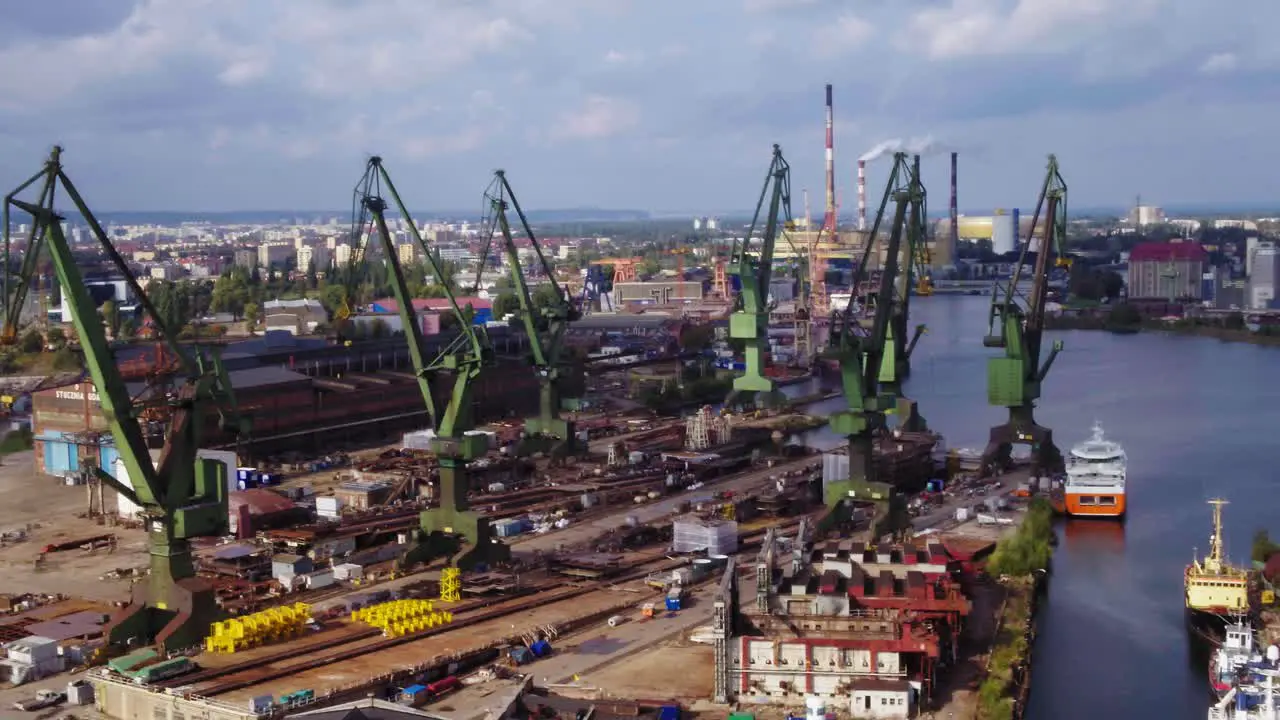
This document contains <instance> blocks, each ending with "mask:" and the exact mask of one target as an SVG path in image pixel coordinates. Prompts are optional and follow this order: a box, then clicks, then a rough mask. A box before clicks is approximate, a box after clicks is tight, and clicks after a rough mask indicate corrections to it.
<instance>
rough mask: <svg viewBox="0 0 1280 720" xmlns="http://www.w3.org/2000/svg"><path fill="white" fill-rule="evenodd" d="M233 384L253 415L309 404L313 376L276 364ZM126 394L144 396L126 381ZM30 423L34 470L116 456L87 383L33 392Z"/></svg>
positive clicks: (69, 471)
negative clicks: (281, 407) (273, 409)
mask: <svg viewBox="0 0 1280 720" xmlns="http://www.w3.org/2000/svg"><path fill="white" fill-rule="evenodd" d="M228 375H229V377H230V379H231V386H232V387H233V388H235V391H236V401H237V403H238V404H239V406H240V409H241V411H242V412H248V413H250V414H255V413H256V412H258V411H261V410H263V409H264V408H267V407H269V406H271V405H279V404H283V405H285V406H290V405H294V404H297V403H309V402H310V397H311V394H312V390H311V382H312V381H311V378H309V377H307V376H306V375H302V374H300V373H296V372H293V371H290V370H285V369H283V368H279V367H259V368H249V369H245V370H235V371H232V372H230V373H229V374H228ZM128 390H129V395H130V397H133V398H135V399H139V398H145V397H146V396H147V392H148V389H147V386H146V385H145V384H143V383H129V384H128ZM31 400H32V403H31V404H32V417H31V427H32V432H33V434H34V436H35V456H36V470H37V471H38V472H42V473H45V474H47V475H56V476H59V477H66V476H71V475H75V474H78V473H80V472H81V471H83V470H85V469H86V468H89V467H92V466H98V467H101V468H103V469H105V470H107V471H108V472H110V471H111V468H113V466H114V464H115V459H116V458H117V457H119V453H118V452H117V451H116V448H115V442H114V440H113V439H112V437H111V434H110V431H109V430H110V428H109V427H108V425H107V419H106V417H105V416H104V415H103V413H102V404H101V398H100V397H99V395H98V391H97V390H96V389H94V387H93V384H92V383H90V382H78V383H72V384H70V385H62V386H59V387H50V388H45V389H43V390H39V391H37V392H35V393H32V397H31Z"/></svg>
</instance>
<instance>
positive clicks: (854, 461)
mask: <svg viewBox="0 0 1280 720" xmlns="http://www.w3.org/2000/svg"><path fill="white" fill-rule="evenodd" d="M905 158H906V156H905V154H903V153H898V154H897V155H896V156H895V162H894V169H893V171H892V172H891V173H890V175H889V181H888V184H887V185H886V187H885V194H884V197H883V199H882V200H881V202H880V209H879V211H878V212H877V213H876V219H875V222H874V224H873V225H872V226H871V234H870V236H869V237H870V238H871V240H870V241H868V242H867V244H866V247H865V248H864V249H863V252H862V258H861V261H860V262H859V263H858V265H857V268H856V270H855V272H854V278H853V286H854V287H855V288H856V287H858V286H859V285H860V284H861V282H862V281H863V279H864V278H865V277H866V276H867V267H868V266H869V264H870V261H871V252H872V249H873V247H874V245H875V240H874V239H875V238H877V237H878V236H879V231H880V227H881V225H882V224H883V222H884V218H885V211H886V209H887V206H888V203H889V201H890V200H891V199H892V201H893V202H894V204H895V210H894V215H893V220H892V221H891V222H892V224H891V226H890V229H889V236H888V240H887V245H886V248H885V250H886V252H885V261H884V267H883V268H882V269H881V272H880V285H879V289H878V292H877V297H878V298H880V300H877V302H876V307H875V311H874V314H873V316H872V319H871V325H870V327H869V328H868V327H865V326H863V324H862V323H860V322H859V319H858V317H857V316H858V309H857V307H856V305H857V300H856V296H851V297H850V298H849V302H848V305H847V306H846V307H845V308H844V309H843V310H842V311H840V310H838V311H836V312H835V313H833V315H834V317H833V318H832V322H831V334H832V337H831V340H830V343H829V349H828V356H829V357H831V358H832V359H834V360H836V361H837V363H838V364H839V367H840V378H841V383H842V385H843V389H844V396H845V402H846V409H845V410H841V411H839V412H834V413H832V414H831V416H830V421H829V422H830V426H831V429H832V430H834V431H835V432H836V433H839V434H841V435H844V436H845V437H847V438H848V440H849V477H848V480H847V481H845V482H840V483H830V484H829V485H828V487H827V492H826V493H825V494H826V503H827V505H829V506H834V505H836V504H838V503H839V501H840V500H842V499H844V498H855V499H859V500H872V501H875V502H877V503H881V504H882V507H884V512H883V513H882V514H881V517H880V518H879V519H878V522H883V521H884V520H886V519H887V520H888V521H889V523H890V524H891V526H892V523H895V522H897V520H898V519H899V518H898V517H897V515H898V514H899V513H898V512H897V511H898V510H900V508H898V507H897V504H896V500H897V498H898V495H897V494H896V493H895V492H894V489H893V486H892V485H891V484H889V483H885V482H882V481H881V480H880V479H879V478H878V477H877V475H876V467H875V454H874V448H875V438H876V435H877V434H879V433H880V432H881V431H883V430H884V429H885V415H886V414H887V413H888V412H890V411H892V410H894V409H895V407H896V404H897V402H898V397H897V396H896V395H894V394H892V393H889V392H886V388H885V387H884V384H883V383H884V382H885V380H886V379H890V380H892V379H893V378H894V377H895V374H896V373H895V367H896V357H895V355H896V353H895V350H894V343H893V339H892V338H891V337H890V326H891V321H892V313H893V306H894V304H895V303H894V302H893V300H892V298H893V294H894V283H895V282H896V281H897V279H898V273H899V264H900V263H901V256H902V245H903V242H902V241H903V235H904V234H906V233H909V232H910V228H909V225H910V223H909V220H908V217H909V216H908V210H910V208H911V207H912V206H913V205H919V204H920V203H921V202H922V201H923V189H922V188H921V185H920V182H919V178H918V177H917V176H916V175H914V174H913V173H911V172H910V170H909V168H907V166H906V162H905Z"/></svg>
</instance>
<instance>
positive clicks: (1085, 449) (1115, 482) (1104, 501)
mask: <svg viewBox="0 0 1280 720" xmlns="http://www.w3.org/2000/svg"><path fill="white" fill-rule="evenodd" d="M1127 467H1128V458H1127V457H1126V455H1125V452H1124V448H1123V447H1121V446H1120V444H1119V443H1117V442H1115V441H1112V440H1108V439H1107V438H1106V436H1105V435H1104V434H1103V432H1102V425H1101V424H1098V423H1094V426H1093V434H1092V435H1091V436H1090V437H1089V439H1088V440H1085V441H1084V442H1082V443H1079V444H1077V445H1076V446H1075V447H1073V448H1071V452H1070V454H1069V455H1068V456H1067V463H1066V477H1065V478H1064V479H1063V480H1062V482H1061V485H1060V487H1059V488H1057V491H1056V492H1055V493H1054V498H1053V499H1054V505H1055V506H1056V509H1057V510H1058V512H1060V513H1062V514H1065V515H1072V516H1078V517H1099V518H1123V517H1124V514H1125V511H1126V510H1127V508H1128V502H1127V495H1126V493H1125V480H1126V474H1127Z"/></svg>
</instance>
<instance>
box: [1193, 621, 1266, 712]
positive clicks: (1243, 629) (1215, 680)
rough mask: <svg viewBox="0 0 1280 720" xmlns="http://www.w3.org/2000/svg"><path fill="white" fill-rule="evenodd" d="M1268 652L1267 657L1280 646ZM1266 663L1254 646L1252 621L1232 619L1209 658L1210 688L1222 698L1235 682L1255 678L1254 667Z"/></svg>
mask: <svg viewBox="0 0 1280 720" xmlns="http://www.w3.org/2000/svg"><path fill="white" fill-rule="evenodd" d="M1267 653H1268V656H1270V655H1272V654H1280V648H1269V649H1268V651H1267ZM1270 659H1271V658H1270V657H1268V660H1270ZM1263 663H1264V660H1263V657H1262V655H1260V654H1259V653H1258V652H1257V650H1256V648H1255V645H1254V632H1253V624H1252V623H1251V622H1249V618H1247V617H1238V618H1233V619H1232V621H1231V622H1229V623H1228V624H1227V627H1226V630H1225V632H1224V633H1223V638H1222V643H1221V644H1220V645H1218V649H1217V650H1214V652H1213V655H1212V656H1210V658H1209V687H1210V688H1212V689H1213V694H1214V697H1216V698H1218V699H1222V697H1223V696H1225V695H1226V694H1227V693H1228V692H1229V691H1230V690H1231V688H1232V687H1234V686H1235V685H1236V683H1238V682H1248V681H1251V680H1254V679H1256V678H1255V675H1254V674H1253V670H1256V669H1257V668H1260V667H1264V664H1263Z"/></svg>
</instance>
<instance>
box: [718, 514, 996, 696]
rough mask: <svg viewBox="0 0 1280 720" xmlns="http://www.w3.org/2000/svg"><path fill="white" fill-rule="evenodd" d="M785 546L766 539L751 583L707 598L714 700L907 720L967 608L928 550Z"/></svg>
mask: <svg viewBox="0 0 1280 720" xmlns="http://www.w3.org/2000/svg"><path fill="white" fill-rule="evenodd" d="M806 534H807V533H806V530H805V526H804V525H802V526H801V530H800V531H799V533H798V537H796V538H794V541H793V542H792V544H791V547H789V548H788V547H787V545H786V543H784V542H782V541H781V540H780V539H779V538H776V537H774V536H773V533H772V532H770V533H769V535H768V536H766V540H765V544H764V546H763V548H762V549H761V553H760V557H759V560H758V562H757V564H756V568H755V570H756V571H755V573H754V577H742V578H741V579H739V577H738V574H737V573H726V575H725V581H724V584H723V585H722V587H721V594H720V597H719V599H718V600H717V601H716V606H715V610H716V612H715V615H714V619H713V628H714V630H715V633H716V635H715V637H714V642H715V645H716V652H715V661H716V668H715V676H714V679H715V700H716V701H717V702H737V703H739V704H751V703H782V704H795V703H797V702H801V701H803V700H804V699H805V698H812V697H819V698H822V699H824V700H825V701H826V702H827V704H828V707H832V708H834V707H837V706H839V707H840V708H841V709H843V708H845V707H847V708H848V711H849V713H850V714H852V715H853V716H855V717H878V718H908V717H913V716H914V715H915V712H916V709H917V708H918V707H920V704H921V703H922V701H924V700H926V699H928V698H929V697H931V695H932V693H933V690H934V686H935V682H936V674H937V671H938V668H939V666H940V665H943V664H946V663H948V662H950V661H952V660H953V659H954V657H955V655H954V654H955V653H956V651H957V641H958V638H959V633H960V629H961V627H962V625H963V622H964V619H965V617H967V616H968V614H969V612H970V609H971V604H970V601H969V600H968V599H967V598H966V597H965V596H964V595H963V594H962V593H961V591H960V587H959V584H958V583H957V582H956V581H955V580H954V579H953V578H952V576H951V574H950V570H951V568H952V560H951V557H950V555H949V554H948V552H947V550H946V548H945V547H944V546H943V545H942V544H940V543H930V544H903V545H889V544H881V545H872V544H867V543H863V542H860V541H854V540H851V539H843V540H836V541H827V542H821V543H816V544H812V545H810V544H809V543H808V542H807V541H806Z"/></svg>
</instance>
